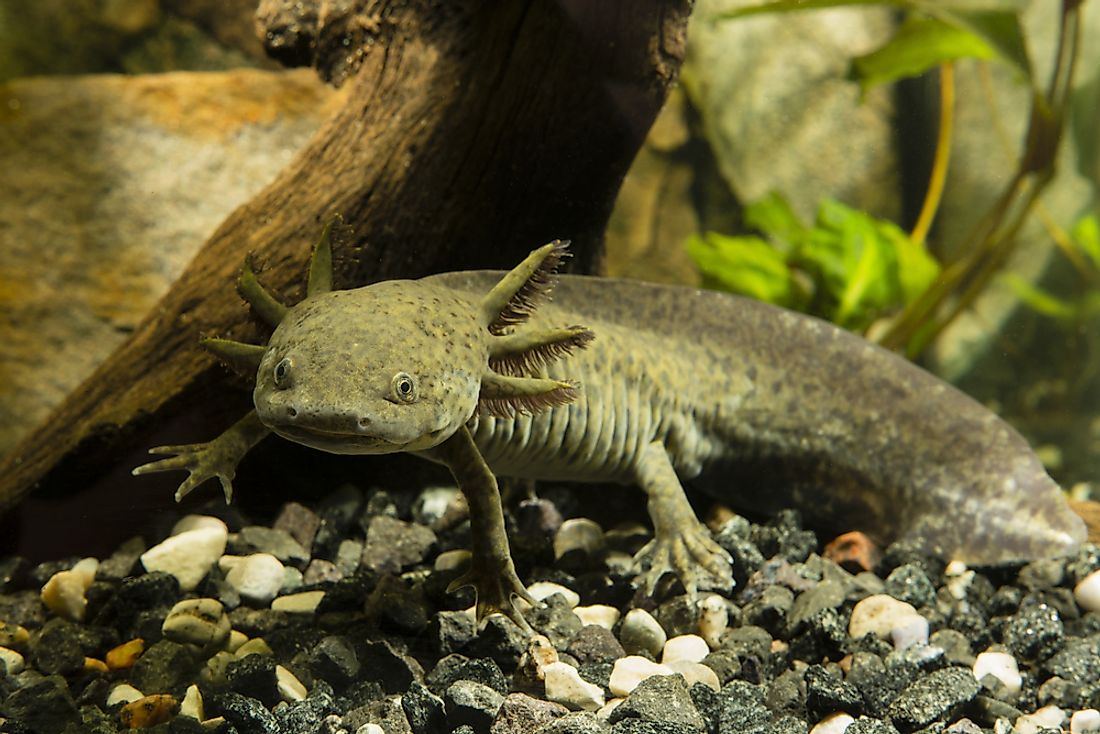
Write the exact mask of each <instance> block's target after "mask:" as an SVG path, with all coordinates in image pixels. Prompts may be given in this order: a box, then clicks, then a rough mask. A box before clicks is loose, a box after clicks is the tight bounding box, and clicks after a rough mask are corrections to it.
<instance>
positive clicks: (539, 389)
mask: <svg viewBox="0 0 1100 734" xmlns="http://www.w3.org/2000/svg"><path fill="white" fill-rule="evenodd" d="M579 394H580V385H578V384H577V383H576V382H571V381H570V382H566V381H564V380H549V379H546V378H542V377H510V376H508V375H498V374H495V373H492V372H490V373H488V374H486V375H484V376H483V377H482V378H481V392H480V393H479V394H478V396H477V411H478V414H480V415H491V416H493V417H495V418H511V417H513V416H515V415H516V414H517V413H519V414H532V413H541V412H542V411H544V410H549V409H550V408H553V407H554V406H556V405H567V404H569V403H571V402H573V401H574V400H576V399H577V397H578V395H579Z"/></svg>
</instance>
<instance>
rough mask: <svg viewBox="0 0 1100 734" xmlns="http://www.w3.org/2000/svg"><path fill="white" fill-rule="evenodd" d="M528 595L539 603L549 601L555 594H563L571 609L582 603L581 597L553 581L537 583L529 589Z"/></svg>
mask: <svg viewBox="0 0 1100 734" xmlns="http://www.w3.org/2000/svg"><path fill="white" fill-rule="evenodd" d="M527 593H528V594H530V595H531V596H533V597H535V599H537V600H538V601H542V600H543V599H548V598H550V597H551V596H553V595H554V594H561V595H562V596H564V597H565V601H566V602H568V603H569V607H570V608H572V607H575V606H577V605H578V604H580V603H581V596H580V594H578V593H577V592H575V591H573V590H572V589H567V588H566V587H564V586H562V585H561V584H555V583H553V582H552V581H536V582H535V583H533V584H531V585H530V586H528V587H527Z"/></svg>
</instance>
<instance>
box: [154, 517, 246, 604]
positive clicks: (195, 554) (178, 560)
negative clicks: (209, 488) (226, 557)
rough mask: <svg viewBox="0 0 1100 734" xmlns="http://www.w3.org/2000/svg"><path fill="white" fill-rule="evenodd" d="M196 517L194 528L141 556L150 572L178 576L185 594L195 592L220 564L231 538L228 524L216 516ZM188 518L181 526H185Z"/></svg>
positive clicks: (166, 540)
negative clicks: (201, 582)
mask: <svg viewBox="0 0 1100 734" xmlns="http://www.w3.org/2000/svg"><path fill="white" fill-rule="evenodd" d="M190 518H192V522H191V523H190V525H191V526H194V527H193V529H190V530H184V531H182V532H180V533H178V534H176V535H172V536H170V537H168V538H166V539H165V540H164V541H163V542H161V543H158V544H157V545H154V546H153V547H152V548H150V549H149V550H147V551H145V552H144V553H142V554H141V565H142V566H144V567H145V570H146V571H149V572H150V573H152V572H153V571H163V572H164V573H168V574H171V575H173V576H175V577H176V579H178V580H179V582H180V589H181V590H182V591H193V590H194V588H195V587H196V586H198V585H199V582H200V581H202V579H203V577H204V576H206V574H207V573H208V572H209V571H210V569H211V568H213V566H214V564H215V563H217V561H218V558H220V557H221V555H222V553H225V544H226V541H228V539H229V529H228V528H226V526H225V523H224V522H222V521H221V520H218V519H217V518H213V517H205V518H204V517H198V516H194V515H192V516H190ZM188 519H189V518H184V519H183V520H181V521H180V522H179V523H177V527H180V526H181V525H184V521H185V520H188Z"/></svg>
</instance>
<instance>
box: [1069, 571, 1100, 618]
mask: <svg viewBox="0 0 1100 734" xmlns="http://www.w3.org/2000/svg"><path fill="white" fill-rule="evenodd" d="M1073 598H1074V599H1076V600H1077V603H1078V604H1080V605H1081V608H1082V609H1084V610H1086V611H1089V612H1100V569H1097V570H1096V571H1093V572H1092V573H1090V574H1089V575H1088V576H1086V577H1085V578H1083V579H1081V581H1080V582H1078V584H1077V586H1075V587H1073Z"/></svg>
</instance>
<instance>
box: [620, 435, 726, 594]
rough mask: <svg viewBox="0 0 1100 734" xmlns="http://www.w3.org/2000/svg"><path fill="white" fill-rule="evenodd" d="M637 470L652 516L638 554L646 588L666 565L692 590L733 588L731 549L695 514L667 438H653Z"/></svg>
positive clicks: (653, 582)
mask: <svg viewBox="0 0 1100 734" xmlns="http://www.w3.org/2000/svg"><path fill="white" fill-rule="evenodd" d="M634 471H635V475H636V477H637V480H638V484H639V485H641V487H642V489H644V490H645V493H646V495H648V496H649V516H650V518H651V519H652V520H653V540H651V541H650V542H649V543H647V544H646V546H645V547H644V548H642V549H641V550H640V551H638V553H637V555H635V557H634V558H635V561H636V562H637V563H638V565H639V567H640V568H641V569H642V571H641V574H640V575H639V583H640V584H641V586H642V588H643V589H645V591H646V592H647V593H652V592H653V589H654V587H655V586H656V585H657V581H658V580H660V578H661V576H662V575H664V573H665V572H667V571H671V572H672V573H674V574H675V575H676V576H677V577H678V578H679V579H680V581H681V582H682V583H683V584H684V588H685V589H686V590H687V592H688V593H689V594H693V593H695V592H696V591H697V590H699V589H729V588H731V587H732V586H733V571H732V568H731V565H730V564H731V559H730V557H729V554H728V553H726V551H724V550H723V549H722V547H721V546H720V545H718V544H717V543H716V542H714V540H713V539H712V538H711V537H710V534H709V533H708V532H707V529H706V528H705V527H703V525H702V524H701V523H700V522H699V520H698V518H696V517H695V512H694V511H693V510H692V509H691V505H690V504H689V503H688V500H687V496H686V495H685V494H684V488H683V485H681V484H680V479H679V477H677V476H676V471H675V470H674V469H673V468H672V462H671V461H670V460H669V458H668V451H666V450H665V446H664V444H662V443H661V442H660V441H653V442H652V443H650V444H649V445H648V446H646V448H645V449H644V450H643V451H642V456H641V458H640V459H639V460H638V463H637V465H636V466H635V468H634Z"/></svg>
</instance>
